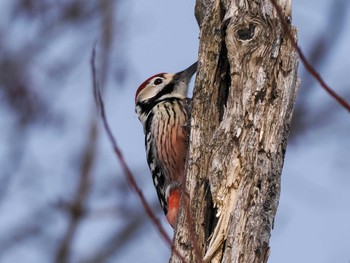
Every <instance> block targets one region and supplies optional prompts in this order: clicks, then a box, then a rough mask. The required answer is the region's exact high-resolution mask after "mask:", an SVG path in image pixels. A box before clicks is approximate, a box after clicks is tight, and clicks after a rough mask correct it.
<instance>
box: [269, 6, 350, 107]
mask: <svg viewBox="0 0 350 263" xmlns="http://www.w3.org/2000/svg"><path fill="white" fill-rule="evenodd" d="M270 2H271V4H272V5H273V6H274V7H275V9H276V11H277V15H278V17H279V19H280V21H281V24H282V27H283V30H284V32H285V33H286V34H287V37H288V38H289V40H290V41H291V42H292V46H293V47H294V49H295V50H296V51H297V53H298V55H299V58H300V60H301V62H302V63H303V64H304V66H305V68H306V69H307V71H309V72H310V74H311V75H312V76H313V77H314V78H315V79H316V80H317V81H318V82H319V83H320V85H321V86H322V87H323V89H324V90H325V91H326V92H327V93H328V94H329V95H331V96H332V97H333V98H334V99H335V100H336V101H337V102H338V103H339V104H340V105H341V106H343V107H344V108H345V109H347V110H348V111H349V112H350V104H349V103H348V102H347V101H346V100H345V99H343V98H342V97H341V96H339V95H338V94H337V93H336V92H335V91H334V90H332V89H331V88H330V87H329V86H328V85H327V83H326V82H325V81H324V80H323V78H322V77H321V75H320V74H319V73H318V72H317V71H316V69H315V68H314V67H313V66H312V65H311V63H310V62H309V61H308V60H307V59H306V57H305V55H304V53H303V52H302V51H301V48H300V47H299V46H298V44H297V42H296V40H295V38H294V36H293V34H292V32H291V30H290V28H289V26H288V24H287V22H286V21H285V20H284V16H283V12H282V8H281V6H280V5H279V4H277V3H276V1H275V0H270Z"/></svg>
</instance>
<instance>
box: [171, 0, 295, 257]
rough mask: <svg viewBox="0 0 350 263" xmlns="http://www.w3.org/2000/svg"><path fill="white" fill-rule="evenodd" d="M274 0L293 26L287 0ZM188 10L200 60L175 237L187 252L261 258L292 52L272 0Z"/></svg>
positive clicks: (287, 118) (276, 183)
mask: <svg viewBox="0 0 350 263" xmlns="http://www.w3.org/2000/svg"><path fill="white" fill-rule="evenodd" d="M276 2H277V3H278V4H279V5H280V6H281V8H282V12H283V17H284V19H285V21H286V22H287V23H288V24H289V28H290V30H292V32H293V34H294V35H296V32H295V29H294V28H292V26H291V0H276ZM195 11H196V18H197V20H198V23H199V25H200V49H199V58H198V61H199V69H198V74H197V77H196V82H195V90H194V94H193V103H192V117H191V124H190V125H191V133H190V147H189V157H188V160H187V168H186V169H187V179H186V185H185V186H184V188H185V189H184V191H186V194H185V195H183V198H182V199H183V200H182V203H183V207H184V208H183V209H182V211H181V213H180V216H179V218H178V222H177V226H176V228H175V237H174V247H175V248H176V250H177V251H178V252H179V253H180V254H181V255H183V257H184V258H185V259H186V262H256V263H262V262H266V261H267V259H268V255H269V239H270V231H271V229H272V226H273V220H274V217H275V214H276V210H277V206H278V201H279V195H280V176H281V172H282V166H283V160H284V154H285V150H286V146H287V138H288V134H289V129H290V123H291V116H292V111H293V107H294V104H295V99H296V94H297V90H298V87H299V79H298V76H297V68H298V59H297V56H296V53H295V50H294V49H293V46H292V44H291V41H290V39H288V38H287V37H286V32H284V30H283V27H282V25H281V20H280V19H279V17H278V15H277V12H276V9H275V8H274V7H273V5H272V4H271V2H270V0H240V1H238V0H197V3H196V10H195ZM170 262H181V260H180V259H179V257H178V256H177V254H176V253H173V255H172V257H171V259H170Z"/></svg>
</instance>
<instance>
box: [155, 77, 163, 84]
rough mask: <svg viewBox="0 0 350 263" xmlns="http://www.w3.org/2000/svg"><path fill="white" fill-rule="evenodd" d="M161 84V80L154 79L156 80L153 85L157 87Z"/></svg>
mask: <svg viewBox="0 0 350 263" xmlns="http://www.w3.org/2000/svg"><path fill="white" fill-rule="evenodd" d="M161 83H163V79H161V78H156V79H155V80H154V85H159V84H161Z"/></svg>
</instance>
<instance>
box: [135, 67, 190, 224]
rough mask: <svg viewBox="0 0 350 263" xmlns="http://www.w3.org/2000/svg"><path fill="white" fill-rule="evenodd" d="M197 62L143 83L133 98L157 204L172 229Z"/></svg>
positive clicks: (186, 145)
mask: <svg viewBox="0 0 350 263" xmlns="http://www.w3.org/2000/svg"><path fill="white" fill-rule="evenodd" d="M196 71H197V62H195V63H193V64H192V65H191V66H189V67H188V68H187V69H185V70H183V71H180V72H178V73H175V74H171V73H159V74H156V75H154V76H152V77H149V78H148V79H146V80H145V81H144V82H143V83H142V84H141V85H140V86H139V87H138V89H137V91H136V94H135V112H136V115H137V116H138V119H139V120H140V122H141V123H142V126H143V131H144V135H145V148H146V159H147V163H148V166H149V169H150V172H151V174H152V179H153V184H154V187H155V189H156V192H157V195H158V199H159V203H160V205H161V207H162V209H163V211H164V214H165V216H166V218H167V220H168V222H169V224H170V225H171V226H172V227H174V226H175V223H176V219H177V215H178V211H179V209H180V200H181V195H182V185H183V183H184V182H185V178H184V177H185V162H186V158H187V150H188V140H189V130H190V129H189V124H188V122H189V118H190V110H189V109H190V107H189V102H190V100H189V99H188V98H187V93H188V88H189V83H190V81H191V78H192V76H193V75H194V74H195V73H196Z"/></svg>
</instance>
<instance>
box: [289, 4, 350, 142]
mask: <svg viewBox="0 0 350 263" xmlns="http://www.w3.org/2000/svg"><path fill="white" fill-rule="evenodd" d="M349 4H350V1H347V0H345V1H344V0H336V1H334V3H333V4H331V8H330V12H329V15H328V20H327V23H326V25H327V27H326V28H325V29H324V30H322V31H321V32H320V35H319V36H318V37H317V38H316V39H315V40H313V44H311V47H312V48H311V50H310V51H309V52H308V53H309V61H310V63H312V65H314V67H315V68H318V69H321V68H323V67H324V66H325V67H326V68H328V67H327V64H325V62H326V61H327V60H326V59H327V57H329V55H330V54H331V53H332V52H334V51H335V46H336V45H337V44H338V43H339V41H340V40H341V39H342V38H341V36H343V35H342V31H343V30H344V28H345V26H346V18H347V10H348V6H349ZM329 32H332V37H331V38H330V37H329ZM301 74H302V76H301V79H302V82H301V89H300V91H299V96H298V99H297V105H296V107H295V110H294V114H293V121H292V126H291V133H290V140H291V141H293V139H294V138H295V137H296V136H298V135H300V133H303V132H304V131H305V130H310V129H312V128H315V127H318V128H319V127H321V126H322V124H323V125H326V124H327V126H328V125H329V123H330V121H331V120H332V119H333V118H334V114H336V113H337V112H338V111H337V107H338V105H337V104H331V103H327V104H324V105H323V106H322V107H320V108H319V109H318V110H317V112H315V115H317V116H310V114H307V110H308V105H309V103H308V101H309V95H310V92H311V91H312V90H313V89H311V88H310V87H311V86H312V85H314V84H315V83H314V82H315V79H314V78H313V77H312V76H311V75H310V74H308V73H307V71H305V70H304V71H303V73H301ZM339 90H346V87H342V88H339ZM344 97H345V98H350V93H349V92H347V93H345V94H344Z"/></svg>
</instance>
